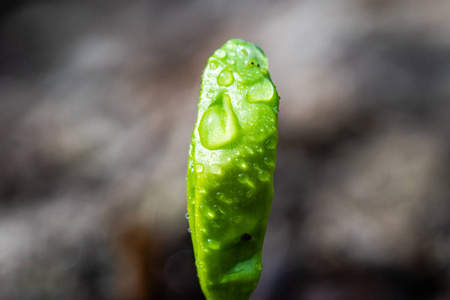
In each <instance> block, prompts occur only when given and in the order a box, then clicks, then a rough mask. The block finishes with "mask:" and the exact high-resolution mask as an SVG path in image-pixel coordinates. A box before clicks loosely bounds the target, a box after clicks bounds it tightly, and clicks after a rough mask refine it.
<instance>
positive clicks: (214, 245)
mask: <svg viewBox="0 0 450 300" xmlns="http://www.w3.org/2000/svg"><path fill="white" fill-rule="evenodd" d="M208 248H209V249H212V250H218V249H219V248H220V243H219V242H218V241H216V240H213V239H208Z"/></svg>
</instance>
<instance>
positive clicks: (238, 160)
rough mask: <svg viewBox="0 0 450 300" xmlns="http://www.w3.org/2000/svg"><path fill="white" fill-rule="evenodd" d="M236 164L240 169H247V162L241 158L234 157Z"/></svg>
mask: <svg viewBox="0 0 450 300" xmlns="http://www.w3.org/2000/svg"><path fill="white" fill-rule="evenodd" d="M235 162H236V165H237V166H238V167H239V168H241V169H244V170H245V169H247V164H246V163H245V161H244V160H243V159H242V158H236V159H235Z"/></svg>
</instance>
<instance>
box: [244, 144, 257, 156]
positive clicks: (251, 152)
mask: <svg viewBox="0 0 450 300" xmlns="http://www.w3.org/2000/svg"><path fill="white" fill-rule="evenodd" d="M244 148H245V149H247V151H248V153H249V154H251V155H253V154H254V153H255V152H254V151H253V150H252V149H251V148H250V147H249V146H244Z"/></svg>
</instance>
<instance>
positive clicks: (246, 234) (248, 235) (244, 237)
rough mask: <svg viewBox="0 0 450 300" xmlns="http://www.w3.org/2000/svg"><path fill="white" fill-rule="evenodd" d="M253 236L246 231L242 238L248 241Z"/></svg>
mask: <svg viewBox="0 0 450 300" xmlns="http://www.w3.org/2000/svg"><path fill="white" fill-rule="evenodd" d="M251 238H252V236H251V235H250V234H248V233H244V234H243V235H242V236H241V240H242V241H243V242H246V241H248V240H250V239H251Z"/></svg>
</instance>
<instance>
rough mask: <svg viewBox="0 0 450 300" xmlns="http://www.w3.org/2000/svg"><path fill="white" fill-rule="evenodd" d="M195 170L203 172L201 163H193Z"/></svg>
mask: <svg viewBox="0 0 450 300" xmlns="http://www.w3.org/2000/svg"><path fill="white" fill-rule="evenodd" d="M195 172H197V173H202V172H203V165H202V164H196V165H195Z"/></svg>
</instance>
